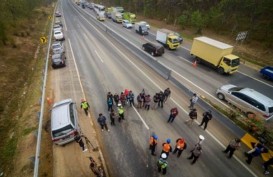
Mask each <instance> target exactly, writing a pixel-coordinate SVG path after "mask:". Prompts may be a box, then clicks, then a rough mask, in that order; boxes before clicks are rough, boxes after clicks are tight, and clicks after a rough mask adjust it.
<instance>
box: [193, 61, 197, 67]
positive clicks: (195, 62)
mask: <svg viewBox="0 0 273 177" xmlns="http://www.w3.org/2000/svg"><path fill="white" fill-rule="evenodd" d="M192 66H193V67H195V68H196V67H197V61H196V60H195V61H194V62H193V63H192Z"/></svg>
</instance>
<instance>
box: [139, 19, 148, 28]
mask: <svg viewBox="0 0 273 177" xmlns="http://www.w3.org/2000/svg"><path fill="white" fill-rule="evenodd" d="M139 23H142V24H144V25H146V27H147V28H148V29H150V25H149V24H148V23H147V22H145V21H140V22H139Z"/></svg>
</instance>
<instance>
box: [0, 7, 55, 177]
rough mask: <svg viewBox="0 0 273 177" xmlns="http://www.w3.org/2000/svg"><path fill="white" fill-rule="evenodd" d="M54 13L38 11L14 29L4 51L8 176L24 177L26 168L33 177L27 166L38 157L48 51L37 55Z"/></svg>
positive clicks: (3, 132) (1, 72) (1, 97)
mask: <svg viewBox="0 0 273 177" xmlns="http://www.w3.org/2000/svg"><path fill="white" fill-rule="evenodd" d="M50 9H51V10H50ZM50 11H52V6H49V7H46V8H41V9H36V10H35V11H34V12H33V15H32V17H31V18H29V19H28V20H21V21H20V22H18V25H17V26H16V27H15V26H11V27H10V29H9V30H8V35H9V42H8V45H7V46H1V48H0V54H1V60H0V68H1V69H0V82H1V83H2V84H1V86H0V127H1V128H0V136H1V144H0V170H3V171H4V174H5V176H19V175H20V176H21V174H22V173H21V171H22V170H23V171H24V172H26V169H25V167H26V166H27V167H28V169H27V172H28V174H25V173H24V174H25V176H31V174H30V173H31V172H32V169H29V168H32V166H28V165H26V163H29V157H30V156H32V155H34V154H35V148H36V141H33V140H34V139H35V138H34V137H35V131H36V130H37V125H38V124H37V123H38V121H37V120H38V119H37V112H38V111H39V108H40V105H39V99H40V97H41V79H42V73H41V71H42V69H43V66H44V64H45V63H44V58H45V57H44V56H45V55H44V54H45V51H43V50H44V49H43V48H41V49H40V50H39V52H40V53H38V55H37V56H36V58H35V57H34V55H35V51H36V50H37V47H38V46H39V38H40V36H41V34H45V33H44V32H45V31H44V28H45V22H47V20H48V14H49V13H51V12H50ZM28 143H34V144H28Z"/></svg>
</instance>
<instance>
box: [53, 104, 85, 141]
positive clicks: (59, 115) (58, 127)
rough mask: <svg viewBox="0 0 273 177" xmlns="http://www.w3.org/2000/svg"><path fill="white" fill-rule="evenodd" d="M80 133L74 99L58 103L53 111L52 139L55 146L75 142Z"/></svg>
mask: <svg viewBox="0 0 273 177" xmlns="http://www.w3.org/2000/svg"><path fill="white" fill-rule="evenodd" d="M79 131H80V128H79V125H78V116H77V110H76V105H75V103H73V101H72V99H66V100H63V101H60V102H57V103H55V104H54V105H53V108H52V110H51V137H52V141H53V142H54V143H55V144H58V145H63V144H66V143H69V142H71V141H74V137H75V135H76V134H78V132H79Z"/></svg>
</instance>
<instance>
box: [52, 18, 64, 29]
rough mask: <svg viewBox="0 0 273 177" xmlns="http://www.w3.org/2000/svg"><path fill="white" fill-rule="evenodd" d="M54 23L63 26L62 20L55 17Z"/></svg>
mask: <svg viewBox="0 0 273 177" xmlns="http://www.w3.org/2000/svg"><path fill="white" fill-rule="evenodd" d="M54 25H60V26H61V27H63V24H62V21H61V20H60V19H56V20H55V23H54Z"/></svg>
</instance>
